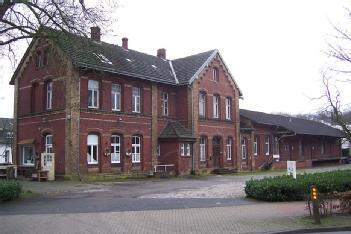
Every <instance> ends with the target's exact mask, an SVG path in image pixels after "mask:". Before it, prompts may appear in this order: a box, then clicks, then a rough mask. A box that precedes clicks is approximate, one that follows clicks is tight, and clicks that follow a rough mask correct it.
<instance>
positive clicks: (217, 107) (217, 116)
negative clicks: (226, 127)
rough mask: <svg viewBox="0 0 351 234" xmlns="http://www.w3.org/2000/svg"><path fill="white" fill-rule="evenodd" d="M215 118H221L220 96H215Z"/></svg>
mask: <svg viewBox="0 0 351 234" xmlns="http://www.w3.org/2000/svg"><path fill="white" fill-rule="evenodd" d="M213 118H219V96H218V95H213Z"/></svg>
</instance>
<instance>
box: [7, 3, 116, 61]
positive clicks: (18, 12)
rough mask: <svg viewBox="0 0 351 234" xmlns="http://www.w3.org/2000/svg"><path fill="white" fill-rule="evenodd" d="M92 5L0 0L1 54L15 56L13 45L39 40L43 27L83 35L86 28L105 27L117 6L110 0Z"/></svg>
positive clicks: (85, 32)
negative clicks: (19, 42) (23, 41)
mask: <svg viewBox="0 0 351 234" xmlns="http://www.w3.org/2000/svg"><path fill="white" fill-rule="evenodd" d="M94 2H97V3H98V4H97V5H94V6H92V7H90V6H88V5H87V4H86V3H85V1H84V0H0V49H1V51H0V52H1V54H2V55H12V56H14V57H15V54H14V51H13V46H14V44H15V42H17V41H21V40H29V41H30V40H31V39H32V38H36V37H43V36H44V35H43V34H42V33H41V30H39V29H40V28H41V27H43V26H46V27H50V28H55V29H60V30H62V31H63V32H69V33H74V34H78V35H83V36H87V33H88V29H89V28H90V26H99V27H101V28H103V29H104V28H106V27H107V26H108V25H110V24H111V22H112V17H111V14H109V13H110V12H111V11H112V9H114V8H115V7H117V4H116V3H115V2H114V1H113V0H100V1H94ZM6 52H10V53H6Z"/></svg>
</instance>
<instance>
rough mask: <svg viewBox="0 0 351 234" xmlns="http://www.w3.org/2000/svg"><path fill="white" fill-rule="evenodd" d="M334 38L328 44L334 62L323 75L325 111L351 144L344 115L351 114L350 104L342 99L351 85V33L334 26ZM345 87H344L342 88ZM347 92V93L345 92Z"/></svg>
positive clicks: (350, 17)
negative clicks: (346, 88)
mask: <svg viewBox="0 0 351 234" xmlns="http://www.w3.org/2000/svg"><path fill="white" fill-rule="evenodd" d="M346 13H347V18H348V20H351V11H350V9H346ZM333 28H334V32H335V34H334V36H333V40H332V42H329V43H328V47H329V50H328V51H327V55H328V57H329V58H330V59H331V61H332V65H329V67H328V69H327V72H323V73H322V82H323V86H324V94H323V96H322V97H323V98H324V99H325V100H326V102H327V105H326V106H325V107H324V111H325V112H326V114H327V116H330V117H331V122H332V123H334V124H336V125H338V126H339V127H340V129H341V130H342V131H343V132H344V134H345V137H346V138H347V140H348V141H349V142H351V122H350V121H349V118H348V116H345V115H344V113H349V112H350V104H351V103H350V102H349V101H348V102H347V101H345V99H343V98H342V94H343V93H342V91H340V90H342V89H340V88H343V89H345V87H346V86H350V85H351V79H350V75H351V32H350V31H349V30H347V29H346V28H345V29H342V28H340V27H338V26H333ZM342 86H343V87H342ZM343 92H345V91H343Z"/></svg>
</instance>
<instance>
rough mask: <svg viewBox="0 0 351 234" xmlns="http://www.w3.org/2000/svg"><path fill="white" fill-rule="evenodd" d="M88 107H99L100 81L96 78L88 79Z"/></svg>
mask: <svg viewBox="0 0 351 234" xmlns="http://www.w3.org/2000/svg"><path fill="white" fill-rule="evenodd" d="M88 107H89V108H98V107H99V81H96V80H89V81H88Z"/></svg>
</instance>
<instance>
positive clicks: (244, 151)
mask: <svg viewBox="0 0 351 234" xmlns="http://www.w3.org/2000/svg"><path fill="white" fill-rule="evenodd" d="M246 156H247V151H246V140H245V138H244V137H243V138H241V158H242V159H246Z"/></svg>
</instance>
